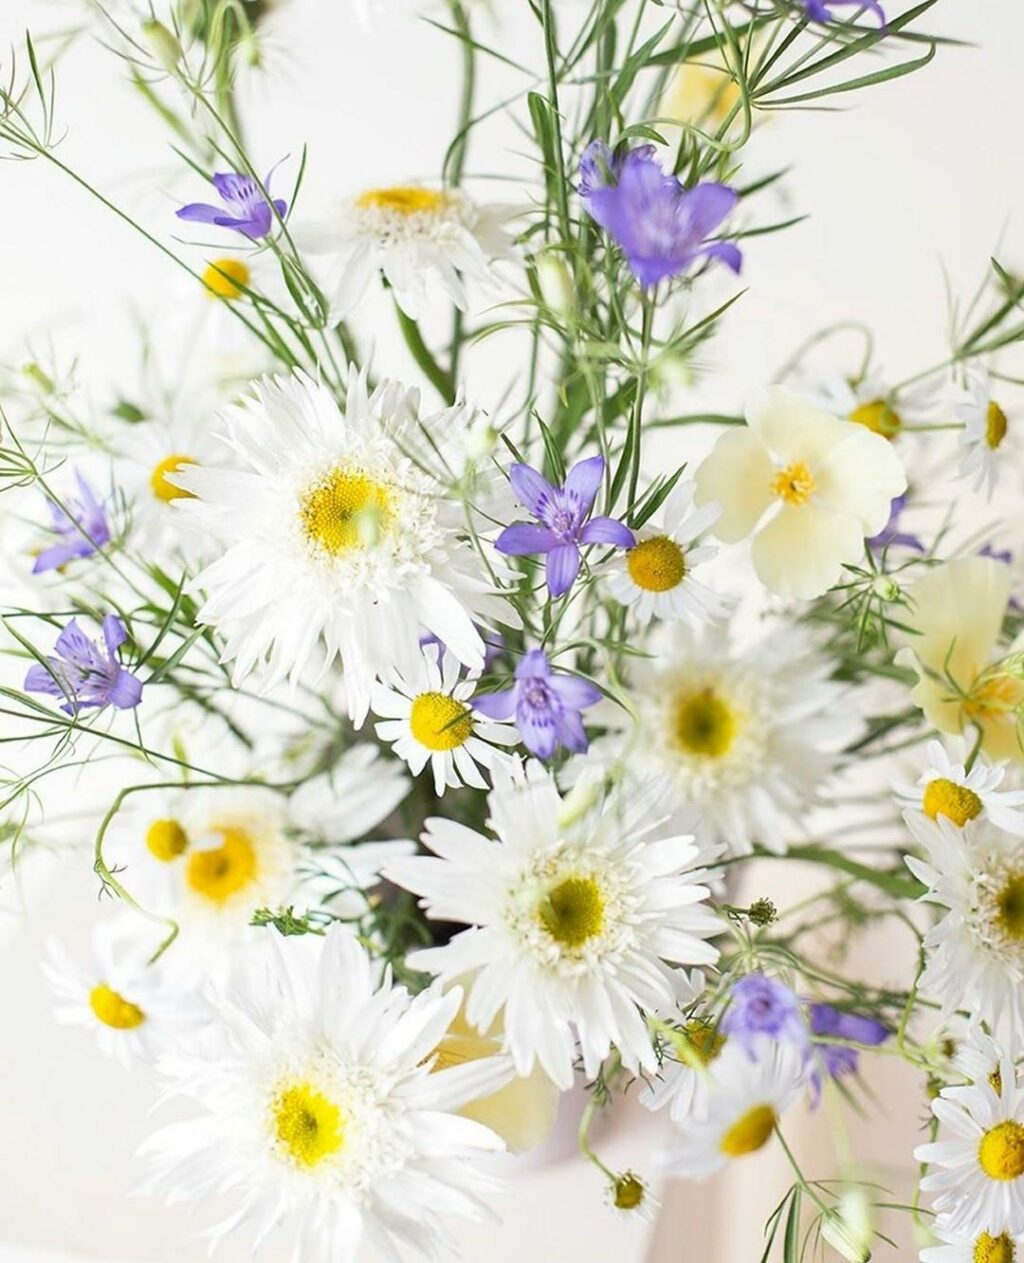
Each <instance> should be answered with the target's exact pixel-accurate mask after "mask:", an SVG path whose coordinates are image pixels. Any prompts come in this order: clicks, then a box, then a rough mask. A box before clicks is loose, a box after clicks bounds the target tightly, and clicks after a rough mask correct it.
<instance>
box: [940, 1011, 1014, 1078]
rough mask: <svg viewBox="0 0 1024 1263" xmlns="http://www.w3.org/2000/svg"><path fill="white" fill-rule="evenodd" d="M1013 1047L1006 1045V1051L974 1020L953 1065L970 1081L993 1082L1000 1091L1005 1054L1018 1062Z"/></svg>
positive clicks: (1012, 1060) (958, 1048) (958, 1049)
mask: <svg viewBox="0 0 1024 1263" xmlns="http://www.w3.org/2000/svg"><path fill="white" fill-rule="evenodd" d="M1011 1048H1012V1046H1011V1045H1006V1050H1005V1052H1004V1050H1003V1048H1001V1047H1000V1045H999V1044H997V1043H996V1041H995V1040H994V1039H993V1038H992V1036H991V1035H989V1034H987V1033H986V1032H985V1031H984V1030H982V1028H981V1027H980V1026H979V1025H978V1024H977V1022H972V1023H971V1025H970V1026H969V1027H968V1030H967V1034H966V1035H965V1036H964V1038H963V1040H962V1041H961V1042H960V1044H959V1045H958V1046H957V1050H956V1055H955V1056H954V1058H953V1065H954V1066H955V1067H956V1069H957V1070H959V1071H960V1073H961V1074H962V1075H963V1076H964V1078H965V1079H967V1081H968V1082H969V1083H979V1082H987V1083H991V1084H992V1086H993V1088H994V1089H995V1090H996V1091H997V1092H998V1091H999V1090H1000V1085H1001V1082H1002V1069H1001V1067H1002V1062H1003V1058H1004V1056H1009V1058H1010V1061H1011V1062H1013V1063H1014V1064H1016V1058H1015V1056H1014V1054H1013V1052H1012V1051H1011Z"/></svg>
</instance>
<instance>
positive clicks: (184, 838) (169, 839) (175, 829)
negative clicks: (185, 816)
mask: <svg viewBox="0 0 1024 1263" xmlns="http://www.w3.org/2000/svg"><path fill="white" fill-rule="evenodd" d="M146 846H147V848H148V850H149V853H150V855H152V856H153V858H154V859H158V860H160V861H161V862H162V863H164V864H169V863H170V862H171V860H176V859H177V858H178V856H179V855H183V854H184V853H185V851H186V850H187V849H188V834H187V833H186V832H185V830H184V829H183V828H182V827H181V825H180V824H179V823H178V822H177V820H154V821H153V823H152V824H151V825H150V826H149V828H148V829H147V830H146Z"/></svg>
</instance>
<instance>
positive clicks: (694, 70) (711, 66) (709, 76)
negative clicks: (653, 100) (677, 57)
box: [658, 60, 741, 128]
mask: <svg viewBox="0 0 1024 1263" xmlns="http://www.w3.org/2000/svg"><path fill="white" fill-rule="evenodd" d="M740 99H741V98H740V90H739V88H738V87H737V86H736V80H735V79H734V78H733V77H732V75H731V74H730V73H729V71H728V70H727V69H726V67H725V65H724V63H723V62H722V61H721V60H716V61H710V62H702V61H684V62H681V63H680V64H679V65H678V66H677V67H676V69H675V70H674V72H673V73H672V77H671V78H670V79H669V81H668V84H667V85H666V88H665V92H664V94H663V96H662V98H661V103H660V105H659V106H658V113H659V114H660V115H661V117H662V118H666V119H671V120H672V121H673V122H676V123H693V124H697V125H698V126H701V127H705V128H706V127H709V126H711V127H718V126H720V125H721V124H722V123H724V122H725V120H726V119H727V118H728V117H729V115H730V114H731V113H732V111H733V110H734V109H735V108H736V107H737V106H738V105H739V103H740Z"/></svg>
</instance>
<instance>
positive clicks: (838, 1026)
mask: <svg viewBox="0 0 1024 1263" xmlns="http://www.w3.org/2000/svg"><path fill="white" fill-rule="evenodd" d="M810 1021H811V1035H812V1036H814V1039H815V1043H814V1054H815V1060H816V1062H817V1063H818V1065H817V1068H816V1069H814V1070H812V1072H811V1076H810V1085H811V1095H812V1099H813V1101H814V1102H815V1103H816V1102H817V1100H818V1098H819V1097H820V1095H821V1078H822V1075H821V1071H822V1070H824V1072H825V1073H826V1074H827V1075H828V1076H829V1077H830V1078H832V1079H838V1078H840V1077H841V1076H842V1075H844V1074H853V1072H854V1071H855V1070H856V1069H857V1061H858V1052H857V1049H856V1048H847V1047H846V1046H845V1045H843V1044H829V1043H827V1042H823V1043H819V1042H818V1040H820V1039H821V1037H822V1036H828V1035H832V1036H833V1037H834V1038H836V1039H846V1040H850V1041H851V1042H852V1043H855V1044H868V1045H870V1046H871V1047H877V1046H878V1045H879V1044H884V1043H885V1041H886V1040H887V1039H888V1038H889V1033H890V1032H889V1028H888V1027H887V1026H883V1025H882V1023H881V1022H879V1021H878V1020H877V1019H876V1018H873V1017H863V1016H861V1015H860V1014H858V1013H845V1012H844V1011H843V1010H842V1009H835V1008H833V1007H832V1005H831V1004H812V1005H811V1013H810Z"/></svg>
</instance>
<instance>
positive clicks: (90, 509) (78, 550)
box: [32, 472, 112, 574]
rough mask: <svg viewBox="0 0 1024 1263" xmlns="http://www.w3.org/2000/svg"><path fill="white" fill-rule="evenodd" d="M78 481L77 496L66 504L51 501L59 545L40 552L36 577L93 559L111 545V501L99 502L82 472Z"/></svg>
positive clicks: (54, 544)
mask: <svg viewBox="0 0 1024 1263" xmlns="http://www.w3.org/2000/svg"><path fill="white" fill-rule="evenodd" d="M75 481H76V483H77V486H78V494H77V496H69V497H67V498H66V500H65V501H64V504H63V505H59V504H57V503H55V502H54V501H53V500H51V501H49V502H48V503H49V509H50V518H51V529H52V531H53V533H54V534H55V535H56V536H57V542H56V543H53V544H51V545H50V546H49V547H48V548H44V549H42V550H41V551H40V552H39V554H38V555H37V557H36V561H35V565H34V566H33V567H32V573H33V574H43V573H45V572H46V571H47V570H60V569H61V567H63V566H66V565H67V564H68V562H69V561H75V560H77V559H78V558H80V557H92V556H93V555H94V554H95V553H97V552H99V551H100V550H101V549H103V548H106V546H107V545H108V544H109V543H110V540H111V538H112V532H111V529H110V518H109V513H110V506H109V502H108V501H104V500H100V499H99V497H98V496H97V495H96V492H95V491H94V490H93V488H92V487H91V486H90V485H89V483H88V481H87V480H86V479H85V478H84V477H83V476H82V474H81V472H78V473H76V475H75Z"/></svg>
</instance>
